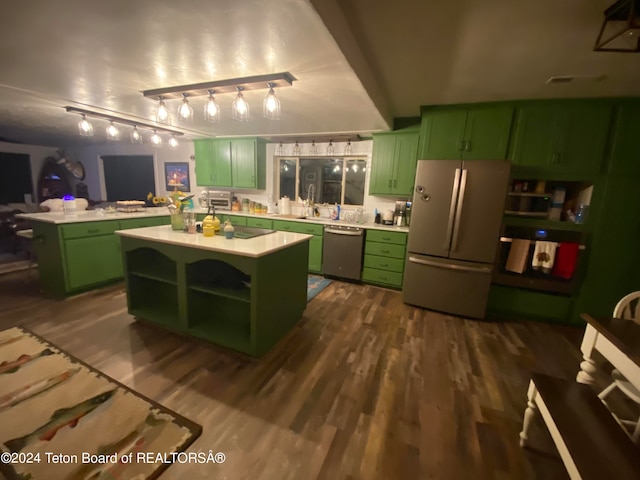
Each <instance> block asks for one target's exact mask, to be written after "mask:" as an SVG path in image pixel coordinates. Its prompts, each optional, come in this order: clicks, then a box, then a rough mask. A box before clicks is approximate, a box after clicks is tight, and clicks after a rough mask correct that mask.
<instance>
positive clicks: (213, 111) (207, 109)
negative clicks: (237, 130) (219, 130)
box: [204, 90, 220, 123]
mask: <svg viewBox="0 0 640 480" xmlns="http://www.w3.org/2000/svg"><path fill="white" fill-rule="evenodd" d="M204 119H205V120H207V121H209V122H213V123H218V122H219V121H220V105H218V102H216V99H215V98H214V97H213V90H209V99H208V100H207V103H206V104H205V106H204Z"/></svg>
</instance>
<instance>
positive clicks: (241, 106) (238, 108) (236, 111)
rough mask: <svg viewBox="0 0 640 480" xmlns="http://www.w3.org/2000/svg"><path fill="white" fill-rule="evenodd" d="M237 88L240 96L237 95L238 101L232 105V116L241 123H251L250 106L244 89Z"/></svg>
mask: <svg viewBox="0 0 640 480" xmlns="http://www.w3.org/2000/svg"><path fill="white" fill-rule="evenodd" d="M236 88H237V89H238V95H236V99H235V100H234V101H233V103H232V104H231V116H232V117H233V119H234V120H237V121H239V122H247V121H249V104H248V103H247V101H246V100H245V99H244V96H243V95H242V90H244V88H243V87H236Z"/></svg>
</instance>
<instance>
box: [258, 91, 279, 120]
mask: <svg viewBox="0 0 640 480" xmlns="http://www.w3.org/2000/svg"><path fill="white" fill-rule="evenodd" d="M268 85H269V93H267V96H266V97H264V101H263V102H262V113H263V115H264V118H266V119H268V120H280V100H279V99H278V97H276V92H274V91H273V83H269V84H268Z"/></svg>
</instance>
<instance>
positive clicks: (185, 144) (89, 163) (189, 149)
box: [66, 140, 396, 220]
mask: <svg viewBox="0 0 640 480" xmlns="http://www.w3.org/2000/svg"><path fill="white" fill-rule="evenodd" d="M327 145H328V144H326V143H318V144H316V146H317V147H318V154H319V155H323V154H324V153H325V152H326V150H327ZM300 146H301V150H302V154H303V155H305V154H308V153H309V146H310V144H301V145H300ZM345 146H346V143H334V152H335V155H342V154H343V153H344V148H345ZM276 148H277V144H274V143H272V144H268V145H267V179H266V189H265V190H238V189H234V190H233V192H234V194H235V195H236V196H238V197H239V198H249V199H250V200H254V201H256V202H260V203H265V204H266V203H267V202H268V201H269V200H270V199H271V200H272V201H274V202H276V201H277V192H276V191H275V189H276V186H277V177H276V176H277V173H278V170H277V168H275V161H274V158H273V157H274V155H275V151H276ZM352 148H353V154H354V155H360V154H362V155H363V156H366V158H367V167H368V168H367V175H366V178H365V198H364V209H365V213H366V215H367V216H368V219H370V220H373V211H374V209H376V208H377V209H378V211H384V210H385V209H393V208H394V207H395V203H394V202H395V200H396V199H395V198H390V197H374V196H370V195H368V194H367V193H366V192H368V191H369V175H370V172H371V168H370V167H371V150H372V148H373V141H371V140H365V141H361V142H353V143H352ZM291 149H292V145H291V144H289V145H286V146H285V153H286V154H290V153H291ZM66 152H67V154H68V156H69V158H71V159H72V160H74V161H81V162H82V163H83V165H84V167H85V171H86V175H87V177H86V179H85V183H86V184H87V186H88V188H89V197H90V198H91V199H92V200H99V199H104V198H106V191H105V188H104V176H103V172H102V168H101V163H100V160H99V159H100V156H102V155H153V157H154V166H155V184H156V191H155V192H154V193H155V194H157V195H164V194H166V193H167V191H166V190H165V184H164V163H165V162H187V163H189V176H190V181H191V193H194V194H195V195H196V198H197V196H198V195H199V194H200V192H201V191H202V190H203V189H204V188H203V187H198V186H196V175H195V162H194V161H193V160H191V157H192V155H193V154H194V149H193V142H191V141H188V140H183V141H182V142H181V143H180V145H179V146H178V148H176V149H171V148H169V147H168V146H167V145H164V146H163V147H159V148H155V147H152V146H151V145H131V144H126V143H124V142H122V143H113V144H105V145H102V146H96V147H89V148H81V149H67V150H66ZM123 200H125V199H123ZM321 214H322V216H327V215H328V214H329V212H328V211H326V212H325V211H321Z"/></svg>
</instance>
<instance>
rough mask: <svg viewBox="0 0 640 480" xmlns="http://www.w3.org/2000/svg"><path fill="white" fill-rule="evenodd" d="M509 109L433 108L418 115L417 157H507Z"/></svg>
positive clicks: (492, 107)
mask: <svg viewBox="0 0 640 480" xmlns="http://www.w3.org/2000/svg"><path fill="white" fill-rule="evenodd" d="M512 118H513V108H512V107H510V106H506V105H489V106H476V107H473V106H472V107H468V108H461V107H447V108H440V107H436V108H433V109H427V110H424V111H423V113H422V131H421V135H420V137H421V140H422V143H421V148H420V152H421V154H420V158H425V159H434V160H460V159H462V160H494V159H495V160H502V159H505V158H507V147H508V145H509V134H510V132H511V121H512Z"/></svg>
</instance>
